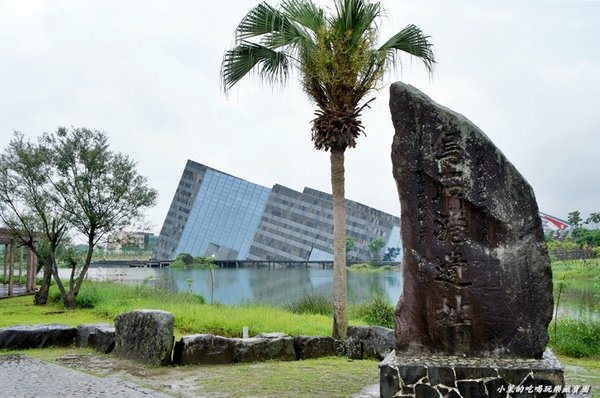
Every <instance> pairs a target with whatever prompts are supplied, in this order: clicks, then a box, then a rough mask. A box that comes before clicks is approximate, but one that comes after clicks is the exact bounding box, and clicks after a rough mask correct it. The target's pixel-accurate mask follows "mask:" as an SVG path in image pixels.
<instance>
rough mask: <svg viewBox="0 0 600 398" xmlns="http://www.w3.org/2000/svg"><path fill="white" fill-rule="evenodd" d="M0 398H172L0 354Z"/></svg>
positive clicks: (34, 361)
mask: <svg viewBox="0 0 600 398" xmlns="http://www.w3.org/2000/svg"><path fill="white" fill-rule="evenodd" d="M0 397H11V398H39V397H47V398H53V397H61V398H64V397H69V398H95V397H113V398H117V397H119V398H172V397H170V396H169V395H166V394H163V393H159V392H156V391H154V390H150V389H147V388H143V387H140V386H138V385H136V384H133V383H128V382H125V381H122V380H118V379H112V378H100V377H96V376H91V375H88V374H85V373H80V372H77V371H75V370H71V369H68V368H64V367H62V366H58V365H54V364H51V363H47V362H43V361H40V360H38V359H35V358H31V357H28V356H24V355H0Z"/></svg>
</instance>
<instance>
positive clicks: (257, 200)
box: [152, 160, 400, 261]
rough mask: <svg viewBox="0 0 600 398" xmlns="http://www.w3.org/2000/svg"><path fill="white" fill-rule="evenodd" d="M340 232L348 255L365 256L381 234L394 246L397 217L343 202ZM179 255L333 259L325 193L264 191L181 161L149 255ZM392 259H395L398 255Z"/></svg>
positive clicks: (329, 199) (330, 217)
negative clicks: (347, 242) (343, 229)
mask: <svg viewBox="0 0 600 398" xmlns="http://www.w3.org/2000/svg"><path fill="white" fill-rule="evenodd" d="M346 223H347V235H348V236H350V237H352V239H353V240H354V241H355V246H354V249H353V250H351V251H350V252H349V253H348V259H349V260H353V261H364V260H367V259H369V258H370V257H371V253H370V252H369V249H368V244H369V242H371V241H372V240H374V239H383V240H384V241H385V242H386V243H387V245H386V247H384V249H383V250H382V252H381V253H380V255H381V256H382V255H383V253H385V250H387V248H388V247H400V228H399V225H400V219H399V218H398V217H395V216H392V215H390V214H387V213H384V212H381V211H379V210H376V209H373V208H371V207H368V206H365V205H363V204H360V203H357V202H353V201H350V200H347V201H346ZM179 253H189V254H191V255H193V256H212V255H214V256H215V257H216V258H217V259H219V260H267V261H271V260H292V261H306V260H310V261H332V260H333V211H332V197H331V195H330V194H327V193H325V192H320V191H317V190H314V189H311V188H305V189H304V191H303V192H298V191H295V190H293V189H290V188H287V187H284V186H282V185H278V184H276V185H274V186H273V188H271V189H269V188H266V187H263V186H260V185H257V184H253V183H251V182H248V181H245V180H242V179H240V178H237V177H233V176H231V175H228V174H225V173H222V172H220V171H218V170H215V169H211V168H210V167H207V166H204V165H201V164H199V163H196V162H193V161H191V160H190V161H188V163H187V165H186V168H185V170H184V172H183V175H182V177H181V180H180V183H179V186H178V188H177V191H176V193H175V196H174V198H173V202H172V203H171V207H170V209H169V212H168V214H167V217H166V219H165V222H164V224H163V228H162V229H161V233H160V236H159V240H158V242H157V244H156V247H155V249H154V252H153V254H152V257H153V258H154V259H159V260H168V259H173V258H175V257H176V256H177V254H179ZM399 257H400V256H398V258H399Z"/></svg>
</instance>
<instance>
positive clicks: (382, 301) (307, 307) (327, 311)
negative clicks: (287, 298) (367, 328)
mask: <svg viewBox="0 0 600 398" xmlns="http://www.w3.org/2000/svg"><path fill="white" fill-rule="evenodd" d="M285 308H286V309H287V310H289V311H291V312H294V313H297V314H320V315H326V316H332V314H333V300H332V298H331V295H329V294H325V293H316V294H305V295H304V296H302V297H300V298H299V299H297V300H296V301H294V302H293V303H291V304H288V305H287V306H286V307H285ZM349 313H350V318H352V319H360V320H362V321H363V322H365V323H366V324H367V325H371V326H383V327H387V328H390V329H393V328H394V325H395V324H394V306H393V304H392V303H391V302H390V301H389V300H388V298H387V297H386V296H385V295H384V294H383V293H381V292H378V293H377V294H375V296H374V297H373V299H372V301H371V302H368V303H365V304H357V305H352V306H350V308H349Z"/></svg>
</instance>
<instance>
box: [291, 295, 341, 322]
mask: <svg viewBox="0 0 600 398" xmlns="http://www.w3.org/2000/svg"><path fill="white" fill-rule="evenodd" d="M286 309H287V310H288V311H291V312H294V313H296V314H318V315H327V316H330V315H331V314H333V301H332V298H331V296H329V295H326V294H324V293H317V294H305V295H304V296H302V297H301V298H299V299H298V300H296V301H294V302H293V303H291V304H289V305H287V306H286Z"/></svg>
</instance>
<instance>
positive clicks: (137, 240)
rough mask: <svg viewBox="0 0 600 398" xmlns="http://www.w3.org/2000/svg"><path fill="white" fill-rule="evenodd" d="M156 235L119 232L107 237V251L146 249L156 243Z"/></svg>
mask: <svg viewBox="0 0 600 398" xmlns="http://www.w3.org/2000/svg"><path fill="white" fill-rule="evenodd" d="M156 239H157V237H156V235H154V234H153V233H151V232H133V231H119V232H115V233H114V234H111V235H110V236H109V237H108V242H107V244H106V247H107V249H109V250H121V249H123V248H128V247H129V248H135V249H140V250H144V249H148V248H149V247H152V244H153V243H154V242H156Z"/></svg>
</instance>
